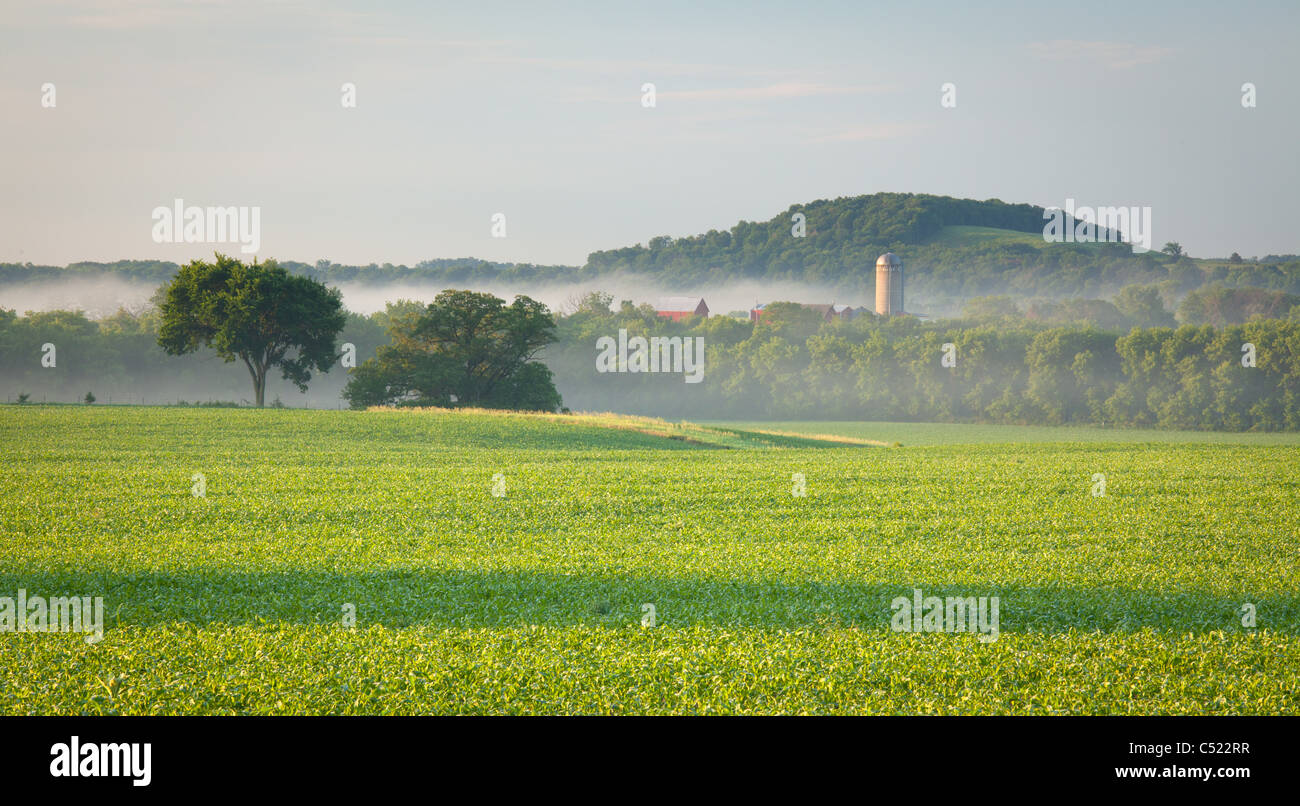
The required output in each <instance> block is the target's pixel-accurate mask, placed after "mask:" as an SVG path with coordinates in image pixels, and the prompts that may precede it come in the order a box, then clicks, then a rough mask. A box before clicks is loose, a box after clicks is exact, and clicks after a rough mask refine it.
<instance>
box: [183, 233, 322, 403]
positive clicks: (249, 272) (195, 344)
mask: <svg viewBox="0 0 1300 806" xmlns="http://www.w3.org/2000/svg"><path fill="white" fill-rule="evenodd" d="M161 313H162V322H161V324H160V325H159V328H158V343H159V345H161V346H162V348H163V350H165V351H166V352H167V353H169V354H171V355H182V354H184V353H190V352H194V351H195V350H197V349H198V348H199V347H211V348H212V349H214V350H216V352H217V355H219V356H221V358H222V359H224V360H225V361H226V362H231V361H235V360H236V359H238V360H240V361H242V362H244V366H245V367H247V368H248V373H249V375H251V376H252V379H253V394H254V397H255V398H256V402H257V405H258V406H262V405H264V404H265V402H266V378H267V374H268V373H269V372H270V371H271V370H272V369H274V368H276V367H278V368H279V369H280V372H281V374H282V376H283V377H284V378H285V380H288V381H292V382H293V384H294V385H295V386H297V387H298V388H299V389H300V390H303V391H305V390H306V389H307V383H308V381H310V380H311V372H312V370H313V369H314V370H319V371H320V372H328V371H329V368H330V366H332V365H333V363H334V362H335V361H336V360H337V359H338V354H337V353H336V351H335V340H336V338H337V336H338V334H339V331H340V330H342V329H343V325H344V324H345V323H346V321H347V316H346V314H345V313H344V312H343V302H342V299H341V296H340V294H339V292H338V290H337V289H331V288H326V287H325V286H324V285H322V284H321V283H319V282H317V281H315V280H312V279H310V278H308V277H301V276H295V275H291V274H289V273H288V272H287V271H285V270H284V269H283V268H282V267H280V266H279V265H278V264H277V263H276V262H275V261H273V260H268V261H266V262H265V263H260V264H259V263H257V262H256V261H254V262H253V263H252V264H249V265H245V264H244V263H241V262H240V261H238V260H236V259H234V258H231V257H227V256H225V255H221V254H218V255H216V259H215V260H214V261H213V262H211V263H208V262H205V261H202V260H195V261H193V262H191V263H189V264H188V265H186V266H183V267H182V268H181V270H180V271H179V272H177V274H176V277H175V279H173V280H172V282H171V284H170V285H169V286H168V287H167V291H166V297H165V299H164V300H163V303H162V306H161Z"/></svg>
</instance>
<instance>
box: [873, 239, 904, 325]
mask: <svg viewBox="0 0 1300 806" xmlns="http://www.w3.org/2000/svg"><path fill="white" fill-rule="evenodd" d="M876 313H877V314H878V315H880V316H898V315H899V314H901V313H903V259H902V258H901V257H899V256H898V255H896V254H894V253H893V252H886V253H885V254H883V255H881V256H880V257H878V258H876Z"/></svg>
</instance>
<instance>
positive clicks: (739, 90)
mask: <svg viewBox="0 0 1300 806" xmlns="http://www.w3.org/2000/svg"><path fill="white" fill-rule="evenodd" d="M652 83H653V82H652ZM632 89H633V90H635V92H629V93H625V94H620V95H611V94H609V93H605V92H591V91H588V90H577V91H575V92H573V93H572V94H571V95H570V97H569V98H568V100H570V101H598V102H603V103H627V102H629V101H630V102H636V101H637V100H638V99H639V98H640V97H641V94H640V89H639V87H633V88H632ZM888 91H889V88H887V87H882V86H866V85H836V84H821V83H816V82H808V81H780V82H777V83H775V84H767V85H764V86H760V87H720V88H713V89H699V90H672V89H667V90H666V89H663V88H662V86H660V87H657V89H656V92H655V98H656V99H657V100H669V101H783V100H790V99H794V98H815V97H820V96H827V95H858V94H862V93H868V92H888Z"/></svg>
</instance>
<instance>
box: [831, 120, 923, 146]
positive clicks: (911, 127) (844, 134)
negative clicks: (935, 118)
mask: <svg viewBox="0 0 1300 806" xmlns="http://www.w3.org/2000/svg"><path fill="white" fill-rule="evenodd" d="M928 128H930V126H929V124H926V123H872V124H869V125H866V126H852V127H849V128H846V129H840V130H838V131H833V132H827V133H825V134H821V135H817V136H815V137H811V138H809V139H808V141H807V142H809V143H853V142H860V141H863V140H897V139H899V138H901V137H911V136H912V135H914V134H916V133H918V132H921V131H924V130H926V129H928Z"/></svg>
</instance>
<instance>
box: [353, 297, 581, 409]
mask: <svg viewBox="0 0 1300 806" xmlns="http://www.w3.org/2000/svg"><path fill="white" fill-rule="evenodd" d="M389 336H390V337H391V338H392V340H393V342H392V344H387V345H384V346H382V347H380V348H379V350H378V354H377V355H376V357H375V358H372V359H370V360H368V361H365V362H364V363H362V364H361V366H359V367H357V368H356V369H354V370H352V377H351V379H350V380H349V381H348V385H347V388H346V389H345V390H344V391H343V396H344V397H345V398H347V399H348V402H349V403H351V405H352V407H353V408H364V407H366V406H374V405H383V404H390V403H396V402H404V403H414V404H417V405H435V406H449V405H451V404H452V403H458V404H460V405H472V406H483V407H485V408H512V409H533V410H544V411H555V410H556V409H557V408H559V407H560V402H561V401H560V395H559V393H558V392H557V391H556V390H555V385H554V383H553V382H552V380H551V371H550V370H549V369H547V367H546V366H545V365H544V364H539V363H537V362H535V361H533V359H534V358H535V357H536V356H537V354H538V352H540V351H541V350H542V348H544V347H545V346H546V345H548V344H550V343H552V342H554V341H555V340H556V337H555V321H554V320H553V319H552V318H551V314H550V312H549V311H547V309H546V306H545V305H543V304H542V303H540V302H537V301H536V300H532V299H529V298H528V297H525V296H518V297H515V301H514V302H513V303H511V304H510V305H506V304H505V301H504V300H502V299H499V298H497V297H495V296H493V295H491V294H483V293H479V292H476V291H451V290H448V291H444V292H442V293H441V294H439V295H438V296H437V297H436V298H435V299H434V301H433V302H432V303H430V304H429V306H428V307H426V308H424V309H422V310H416V311H408V312H406V313H404V314H402V315H400V316H398V317H395V318H394V319H393V320H392V322H391V324H390V326H389Z"/></svg>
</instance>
